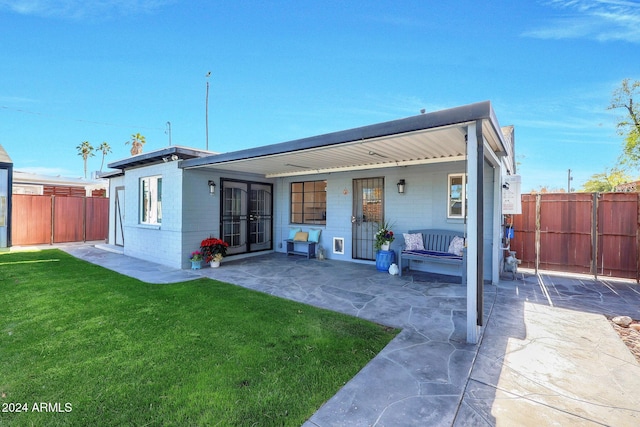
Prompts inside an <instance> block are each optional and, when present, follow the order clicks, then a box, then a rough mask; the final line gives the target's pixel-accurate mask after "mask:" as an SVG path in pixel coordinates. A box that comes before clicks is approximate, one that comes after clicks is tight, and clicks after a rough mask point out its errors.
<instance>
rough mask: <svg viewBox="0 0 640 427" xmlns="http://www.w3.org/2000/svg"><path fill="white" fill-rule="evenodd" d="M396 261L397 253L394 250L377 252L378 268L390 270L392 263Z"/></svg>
mask: <svg viewBox="0 0 640 427" xmlns="http://www.w3.org/2000/svg"><path fill="white" fill-rule="evenodd" d="M394 262H396V253H395V252H394V251H382V250H380V251H378V252H377V253H376V270H378V271H385V272H388V271H389V267H391V264H393V263H394Z"/></svg>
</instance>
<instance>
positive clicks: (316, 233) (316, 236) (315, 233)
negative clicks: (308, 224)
mask: <svg viewBox="0 0 640 427" xmlns="http://www.w3.org/2000/svg"><path fill="white" fill-rule="evenodd" d="M321 231H322V230H318V229H315V228H312V229H311V230H309V241H310V242H314V243H318V242H319V241H320V232H321Z"/></svg>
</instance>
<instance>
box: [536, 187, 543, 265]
mask: <svg viewBox="0 0 640 427" xmlns="http://www.w3.org/2000/svg"><path fill="white" fill-rule="evenodd" d="M541 197H542V195H541V194H539V193H538V194H536V234H535V236H536V237H535V240H536V242H535V267H536V274H538V268H540V199H541Z"/></svg>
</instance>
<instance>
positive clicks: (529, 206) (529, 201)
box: [511, 193, 640, 281]
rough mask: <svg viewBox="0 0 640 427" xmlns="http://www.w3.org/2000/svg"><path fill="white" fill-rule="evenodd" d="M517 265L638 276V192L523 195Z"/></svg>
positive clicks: (518, 218)
mask: <svg viewBox="0 0 640 427" xmlns="http://www.w3.org/2000/svg"><path fill="white" fill-rule="evenodd" d="M513 225H514V233H515V235H514V238H513V239H512V240H511V248H512V249H513V250H515V251H516V252H517V257H518V258H519V259H521V260H522V267H526V268H534V269H536V270H538V269H542V270H555V271H566V272H572V273H585V274H592V275H595V276H612V277H623V278H632V279H636V281H639V280H640V193H602V194H599V193H546V194H523V195H522V215H514V217H513Z"/></svg>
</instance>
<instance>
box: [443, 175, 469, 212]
mask: <svg viewBox="0 0 640 427" xmlns="http://www.w3.org/2000/svg"><path fill="white" fill-rule="evenodd" d="M447 202H448V207H447V218H465V217H466V216H467V177H466V175H465V174H463V173H452V174H449V179H448V191H447Z"/></svg>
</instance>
